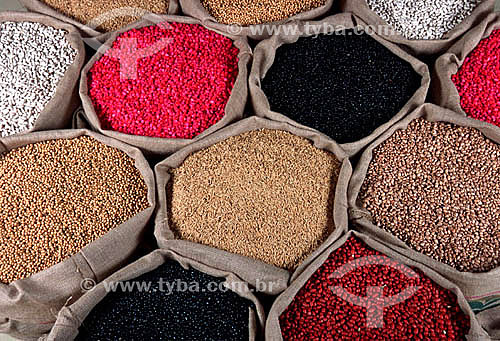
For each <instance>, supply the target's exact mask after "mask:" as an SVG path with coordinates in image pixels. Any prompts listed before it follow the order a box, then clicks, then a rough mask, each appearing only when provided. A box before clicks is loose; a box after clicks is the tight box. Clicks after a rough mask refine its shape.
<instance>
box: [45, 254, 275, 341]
mask: <svg viewBox="0 0 500 341" xmlns="http://www.w3.org/2000/svg"><path fill="white" fill-rule="evenodd" d="M184 247H185V248H186V250H185V251H186V252H185V256H182V255H180V254H179V253H177V252H176V251H173V250H171V249H162V250H161V249H160V250H156V251H153V252H152V253H150V254H149V255H147V256H145V257H143V258H141V259H139V260H138V261H136V262H134V263H132V264H130V265H129V266H127V267H125V268H123V269H122V270H120V271H118V272H116V273H115V274H113V275H112V276H110V277H109V278H107V279H106V280H105V282H106V283H116V282H123V281H127V280H133V279H134V278H137V277H139V276H141V275H143V274H145V273H148V272H151V271H153V270H155V269H156V268H158V267H159V266H161V265H162V264H164V263H165V262H166V261H167V260H175V261H177V262H178V263H179V264H181V265H182V266H183V267H184V268H185V269H189V268H192V269H195V270H198V271H200V272H203V273H205V274H207V275H210V276H214V277H219V278H225V279H226V283H228V287H229V288H230V289H231V290H233V291H235V292H236V293H237V294H238V295H240V296H241V297H244V298H246V299H248V300H249V301H251V302H253V303H254V305H255V309H252V308H251V309H250V311H249V325H248V327H249V335H250V338H249V339H250V341H253V340H256V339H258V337H259V336H261V335H262V331H263V328H264V323H265V320H266V318H265V312H264V309H263V307H262V306H261V304H260V303H259V301H258V300H257V298H256V297H255V296H254V295H253V293H252V292H251V291H250V290H249V289H250V288H249V287H248V285H247V283H245V281H244V280H242V279H241V277H240V276H239V271H237V269H228V267H226V266H222V267H218V266H214V265H213V263H214V262H215V263H218V259H217V255H216V254H211V253H208V254H205V252H204V250H203V249H200V248H198V246H197V245H185V246H184ZM190 252H193V253H195V254H198V253H203V254H204V257H203V262H199V261H196V260H193V259H192V258H190V257H189V254H190ZM233 270H236V271H234V272H233ZM234 284H235V285H234ZM106 295H107V291H106V287H105V284H104V282H103V283H100V284H98V285H97V286H96V287H95V288H94V289H92V290H90V291H88V292H87V293H86V294H85V295H84V296H82V297H81V298H80V299H79V300H78V301H76V302H75V303H74V304H72V305H70V306H67V307H64V308H63V309H62V310H61V311H60V312H59V315H58V318H57V321H56V323H55V325H54V327H53V328H52V330H51V331H50V333H49V334H47V335H45V336H43V337H42V338H41V339H40V340H49V341H69V340H73V339H75V337H76V336H77V335H78V329H79V328H80V327H81V325H82V324H83V322H84V320H85V318H86V317H87V316H88V315H89V313H90V312H91V311H92V309H94V307H95V306H96V305H97V304H98V303H99V302H100V301H102V299H103V298H104V297H106Z"/></svg>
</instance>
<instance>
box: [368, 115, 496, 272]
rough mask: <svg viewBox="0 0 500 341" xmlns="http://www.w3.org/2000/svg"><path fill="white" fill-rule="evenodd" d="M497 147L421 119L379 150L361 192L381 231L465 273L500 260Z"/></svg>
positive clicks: (470, 132) (469, 132) (471, 132)
mask: <svg viewBox="0 0 500 341" xmlns="http://www.w3.org/2000/svg"><path fill="white" fill-rule="evenodd" d="M499 177H500V146H499V145H498V144H496V143H494V142H492V141H490V140H488V139H487V138H485V137H484V136H483V135H482V134H481V132H480V131H478V130H476V129H474V128H465V127H458V126H455V125H451V124H448V123H441V122H439V123H431V122H428V121H426V120H423V119H417V120H415V121H413V122H411V124H410V125H408V128H407V129H405V130H398V131H396V132H395V133H394V134H393V135H392V136H391V137H390V138H389V139H388V140H386V141H385V142H384V143H382V144H381V145H379V146H378V147H376V148H375V149H374V152H373V159H372V161H371V162H370V166H369V168H368V173H367V176H366V179H365V182H364V184H363V186H362V189H361V192H360V199H361V201H362V205H363V206H364V207H365V208H366V209H367V210H368V211H369V212H370V213H371V215H372V217H373V220H374V222H375V223H376V224H377V225H378V226H379V227H381V228H383V229H384V230H387V231H389V232H390V233H392V234H394V235H395V236H396V237H398V238H399V239H401V240H402V241H404V242H405V243H407V244H408V245H409V246H411V247H412V248H413V249H415V250H416V251H419V252H422V253H424V254H426V255H428V256H430V257H432V258H434V259H436V260H438V261H440V262H443V263H446V264H448V265H450V266H452V267H455V268H456V269H458V270H460V271H468V272H484V271H489V270H491V269H494V268H496V267H498V266H499V265H500V200H499V198H500V184H499V182H498V178H499Z"/></svg>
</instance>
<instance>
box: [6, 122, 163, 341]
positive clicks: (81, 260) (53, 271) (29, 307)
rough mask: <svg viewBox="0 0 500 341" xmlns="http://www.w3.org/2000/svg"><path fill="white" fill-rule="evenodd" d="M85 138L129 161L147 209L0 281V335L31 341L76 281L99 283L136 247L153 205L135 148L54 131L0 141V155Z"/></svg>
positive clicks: (68, 298)
mask: <svg viewBox="0 0 500 341" xmlns="http://www.w3.org/2000/svg"><path fill="white" fill-rule="evenodd" d="M79 136H90V137H93V138H94V139H96V140H97V141H99V142H101V143H103V144H105V145H108V146H111V147H114V148H117V149H119V150H121V151H123V152H125V153H126V154H127V155H128V156H130V157H131V158H132V159H134V160H135V167H136V168H137V169H138V170H139V171H140V173H141V175H142V177H143V179H144V181H145V183H146V185H147V188H148V193H147V199H148V203H149V208H147V209H145V210H143V211H141V212H139V213H138V214H137V215H135V216H134V217H132V218H131V219H129V220H127V221H126V222H124V223H123V224H121V225H119V226H117V227H116V228H114V229H112V230H111V231H110V232H108V233H107V234H105V235H104V236H102V237H101V238H99V239H97V240H96V241H94V242H93V243H90V244H89V245H87V246H86V247H84V248H83V249H82V250H81V251H80V252H78V253H77V254H75V255H73V256H72V257H70V258H68V259H66V260H65V261H63V262H61V263H59V264H56V265H54V266H52V267H50V268H48V269H46V270H44V271H41V272H39V273H36V274H34V275H32V276H31V277H28V278H25V279H21V280H18V281H15V282H12V283H10V284H0V333H7V334H10V335H12V336H14V337H17V338H20V339H34V338H37V337H40V336H41V335H42V334H43V333H46V332H47V331H48V330H50V328H51V326H52V325H53V323H54V322H55V321H56V318H57V314H58V312H59V310H60V309H61V308H62V307H63V306H65V305H67V304H70V303H71V302H74V301H75V300H76V299H77V298H78V297H79V296H81V295H82V294H83V293H82V289H81V285H82V281H84V280H91V281H95V282H100V281H102V280H104V279H105V278H106V277H108V276H109V275H110V274H112V273H113V272H114V271H116V270H117V269H119V268H120V267H122V266H124V265H125V264H126V263H127V261H128V260H129V258H130V257H131V256H132V255H133V254H134V253H135V252H136V250H137V249H138V247H139V246H140V245H141V243H142V240H143V235H144V233H145V230H146V226H147V225H148V222H149V221H150V219H151V217H152V215H153V212H154V209H155V206H156V196H155V194H156V190H155V179H154V173H153V170H152V169H151V168H150V166H149V164H148V162H147V161H146V159H145V158H144V156H143V154H142V153H141V151H140V150H139V149H137V148H134V147H132V146H129V145H126V144H125V143H122V142H119V141H116V140H114V139H111V138H109V137H106V136H102V135H100V134H97V133H94V132H91V131H88V130H55V131H47V132H35V133H30V134H25V135H15V136H10V137H6V138H2V139H0V153H2V152H8V151H10V150H12V149H15V148H19V147H22V146H25V145H28V144H31V143H37V142H41V141H48V140H57V139H72V138H76V137H79Z"/></svg>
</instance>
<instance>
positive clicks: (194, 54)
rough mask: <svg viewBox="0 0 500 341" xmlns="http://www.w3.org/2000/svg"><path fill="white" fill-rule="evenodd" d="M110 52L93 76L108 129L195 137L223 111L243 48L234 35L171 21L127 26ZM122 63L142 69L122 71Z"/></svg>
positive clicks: (92, 86) (97, 104) (91, 91)
mask: <svg viewBox="0 0 500 341" xmlns="http://www.w3.org/2000/svg"><path fill="white" fill-rule="evenodd" d="M121 44H133V46H134V48H130V49H127V48H125V49H124V48H122V47H121ZM155 45H156V46H155ZM130 46H132V45H130ZM151 46H153V48H152V47H151ZM145 49H150V50H151V52H150V53H147V52H146V53H144V50H145ZM111 51H112V54H111V53H108V54H106V55H104V56H102V58H100V59H99V60H98V61H97V62H96V63H95V64H94V65H93V67H92V68H91V69H90V72H89V78H88V80H89V84H88V87H89V94H90V98H91V99H92V102H93V104H94V107H95V109H96V113H97V115H98V117H99V119H100V120H101V123H102V125H103V127H104V128H105V129H112V130H115V131H119V132H122V133H126V134H131V135H140V136H149V137H162V138H181V139H191V138H194V137H196V136H197V135H199V134H201V133H202V132H203V131H205V130H206V129H208V128H209V127H211V126H213V125H214V124H216V123H217V122H218V121H220V120H221V119H222V117H223V116H224V114H225V107H226V104H227V102H228V100H229V96H230V95H231V90H232V88H233V85H234V83H235V80H236V77H237V75H238V52H239V51H238V49H237V48H236V47H235V46H234V45H233V41H232V40H231V39H229V38H227V37H224V36H222V35H220V34H217V33H215V32H214V31H210V30H208V29H206V28H204V27H203V26H201V25H190V24H181V23H170V24H165V25H153V26H146V27H143V28H139V29H132V30H129V31H127V32H125V33H123V34H121V35H120V36H119V37H118V38H117V39H116V41H115V42H114V43H113V46H112V50H111ZM127 59H128V60H127ZM135 62H137V65H135ZM124 66H125V67H127V66H128V67H131V68H134V67H135V68H136V69H135V70H132V71H133V72H130V70H128V71H127V72H126V74H125V75H124V71H123V67H124ZM124 76H125V77H124Z"/></svg>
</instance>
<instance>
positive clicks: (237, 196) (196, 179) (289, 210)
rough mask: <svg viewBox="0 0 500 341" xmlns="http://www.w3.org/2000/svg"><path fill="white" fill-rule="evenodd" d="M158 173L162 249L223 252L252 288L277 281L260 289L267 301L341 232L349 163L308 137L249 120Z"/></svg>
mask: <svg viewBox="0 0 500 341" xmlns="http://www.w3.org/2000/svg"><path fill="white" fill-rule="evenodd" d="M155 172H156V176H157V182H158V196H159V209H158V214H157V217H156V226H155V235H156V238H157V240H158V243H159V245H161V246H163V247H176V251H177V252H179V253H180V254H183V252H184V250H183V249H182V247H178V246H175V245H177V243H178V240H177V239H184V240H188V241H190V242H193V243H200V244H203V245H205V248H206V249H207V252H208V250H210V249H212V250H213V252H222V251H219V250H224V251H226V252H225V253H221V254H224V258H223V260H222V262H225V261H228V262H230V259H231V257H233V258H234V259H238V261H237V262H236V263H234V264H238V263H239V262H245V263H246V264H247V266H246V267H245V274H244V275H243V274H242V278H243V279H244V280H245V281H247V282H248V283H250V284H251V285H252V286H254V287H255V286H257V285H258V283H259V282H263V283H276V284H274V285H273V286H269V285H267V286H266V287H267V289H268V292H267V293H269V294H277V293H279V292H281V291H283V290H284V288H286V286H287V285H288V282H289V279H290V276H291V279H293V278H295V277H296V276H297V275H298V274H299V273H300V272H301V271H302V270H303V268H304V267H305V265H306V264H307V263H308V262H310V261H311V260H312V259H314V257H315V256H316V255H318V254H319V253H320V252H321V251H322V250H323V249H324V248H325V247H326V246H327V245H328V244H329V243H330V242H331V241H332V240H335V239H336V238H337V237H338V236H339V235H341V234H343V233H344V232H345V231H346V229H347V211H346V207H347V206H346V205H347V203H346V189H347V185H348V182H349V178H350V174H351V172H352V168H351V164H350V162H349V159H348V157H347V155H346V154H345V153H344V152H343V151H342V149H341V148H340V147H339V146H338V145H337V144H336V143H335V142H333V141H332V140H331V139H328V138H326V137H325V136H323V135H320V134H318V133H316V132H314V131H311V130H305V129H301V128H297V127H294V126H291V125H289V124H287V123H279V122H273V121H269V120H266V119H262V118H258V117H251V118H247V119H244V120H242V121H240V122H238V123H235V124H233V125H231V126H229V127H226V128H224V129H222V130H221V131H219V132H217V133H214V134H212V135H210V136H208V137H206V138H204V139H202V140H200V141H198V142H195V143H193V144H191V145H189V146H187V147H186V148H183V149H182V150H180V151H179V152H177V153H175V154H173V155H172V156H171V157H169V158H167V159H165V160H164V161H162V162H160V163H159V164H158V165H157V166H156V168H155ZM172 245H174V246H172ZM216 249H219V250H216ZM200 257H201V255H200ZM196 259H197V260H199V261H202V258H196ZM231 263H232V262H231Z"/></svg>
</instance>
